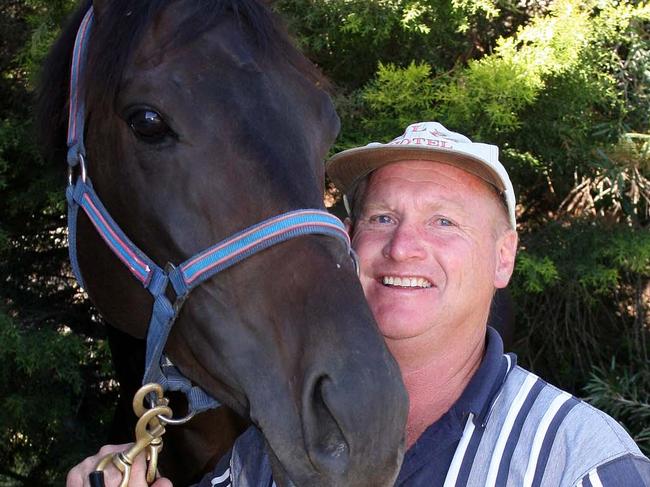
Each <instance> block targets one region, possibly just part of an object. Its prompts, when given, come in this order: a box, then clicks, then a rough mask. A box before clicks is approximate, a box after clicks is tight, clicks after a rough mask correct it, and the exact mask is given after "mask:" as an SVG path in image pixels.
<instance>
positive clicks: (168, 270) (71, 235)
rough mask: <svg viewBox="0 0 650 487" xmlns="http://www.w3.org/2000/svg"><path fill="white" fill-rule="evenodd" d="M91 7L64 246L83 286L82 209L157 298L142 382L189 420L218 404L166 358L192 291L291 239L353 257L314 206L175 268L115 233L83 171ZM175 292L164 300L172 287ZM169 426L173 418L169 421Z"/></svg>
mask: <svg viewBox="0 0 650 487" xmlns="http://www.w3.org/2000/svg"><path fill="white" fill-rule="evenodd" d="M93 18H94V15H93V8H92V7H90V9H89V10H88V12H87V13H86V15H85V16H84V18H83V20H82V22H81V25H80V26H79V30H78V32H77V37H76V40H75V45H74V51H73V56H72V67H71V74H70V113H69V119H68V142H67V145H68V157H67V160H68V166H69V169H68V170H69V184H68V188H67V191H66V197H67V200H68V242H69V251H70V261H71V263H72V269H73V272H74V274H75V277H76V278H77V281H78V282H79V284H80V285H81V286H82V287H84V283H83V278H82V275H81V271H80V268H79V262H78V260H77V215H78V212H79V208H81V209H82V210H83V211H84V213H85V214H86V215H87V216H88V218H89V219H90V221H91V222H92V224H93V225H94V227H95V229H96V230H97V232H98V233H99V235H100V236H101V237H102V239H103V240H104V242H105V243H106V245H108V247H109V248H110V249H111V251H112V252H113V253H114V254H115V255H116V256H117V258H118V259H119V260H120V261H122V263H123V264H124V265H125V266H126V267H127V268H128V269H129V271H130V272H131V274H132V275H133V276H134V277H135V278H136V279H137V280H138V281H139V282H140V283H141V284H142V286H143V287H144V288H145V289H147V291H149V293H151V295H152V296H153V298H154V304H153V310H152V314H151V321H150V322H149V328H148V331H147V350H146V356H145V357H146V358H145V373H144V378H143V384H147V383H152V382H155V383H159V384H161V385H162V387H163V389H164V390H172V391H182V392H183V393H185V395H186V396H187V400H188V405H189V411H190V415H189V416H191V415H193V414H194V413H197V412H201V411H204V410H206V409H210V408H214V407H218V406H219V402H218V401H217V400H216V399H214V398H213V397H211V396H210V395H209V394H208V393H206V392H205V391H204V390H203V389H201V388H200V387H198V386H192V384H191V382H190V381H189V379H187V378H186V377H184V376H183V375H182V374H181V373H180V371H179V370H178V369H177V368H176V367H174V366H173V364H172V363H171V362H170V361H169V360H168V359H167V358H166V357H165V355H164V354H163V349H164V348H165V343H166V342H167V337H168V336H169V332H170V330H171V327H172V325H173V324H174V322H175V321H176V318H177V317H178V313H179V312H180V309H181V307H182V305H183V302H184V301H185V300H186V299H187V297H188V295H189V293H190V292H191V291H192V289H194V288H195V287H197V286H199V285H200V284H201V283H203V282H204V281H206V280H207V279H209V278H211V277H212V276H214V275H215V274H217V273H219V272H221V271H223V270H225V269H227V268H229V267H230V266H232V265H234V264H236V263H238V262H240V261H242V260H243V259H245V258H247V257H249V256H251V255H253V254H255V253H257V252H260V251H261V250H264V249H266V248H268V247H271V246H273V245H275V244H278V243H280V242H284V241H286V240H289V239H291V238H294V237H299V236H302V235H310V234H317V235H325V236H329V237H334V238H337V239H339V240H341V241H342V242H343V244H344V245H345V246H346V248H347V249H348V251H349V252H350V255H351V256H353V260H354V261H355V265H356V260H355V258H354V254H353V251H352V250H351V248H350V238H349V236H348V234H347V232H346V231H345V227H344V226H343V224H342V223H341V221H340V220H339V219H338V218H336V217H334V216H332V215H330V214H329V213H327V212H326V211H323V210H319V209H301V210H295V211H289V212H287V213H284V214H282V215H279V216H276V217H273V218H269V219H268V220H265V221H262V222H261V223H258V224H256V225H253V226H251V227H249V228H247V229H245V230H242V231H241V232H239V233H237V234H235V235H233V236H231V237H229V238H227V239H225V240H222V241H221V242H219V243H217V244H215V245H213V246H211V247H209V248H207V249H205V250H203V251H202V252H199V253H198V254H196V255H195V256H193V257H191V258H189V259H188V260H186V261H185V262H182V263H180V264H178V265H173V264H171V263H167V265H166V266H165V267H164V268H161V267H160V266H158V265H157V264H156V263H155V262H154V261H153V260H152V259H150V258H149V257H148V256H147V255H146V254H145V253H144V252H143V251H142V250H140V249H139V248H138V247H137V246H136V245H135V244H134V243H133V242H132V241H131V240H130V239H129V238H128V237H127V236H126V235H125V234H124V232H123V231H122V230H121V229H120V227H119V226H118V225H117V223H116V222H115V221H114V220H113V218H112V217H111V216H110V214H109V213H108V211H107V210H106V208H105V207H104V205H103V204H102V202H101V200H100V199H99V196H97V194H96V193H95V191H94V189H93V186H92V183H91V181H90V178H89V177H88V176H87V173H86V160H85V155H86V150H85V147H84V138H83V136H84V123H85V116H86V113H85V102H84V96H85V92H84V87H83V86H82V82H83V79H84V69H85V64H86V48H87V44H88V38H89V33H90V29H91V27H92V23H93ZM170 284H171V287H172V289H173V291H174V293H175V295H176V297H175V298H174V299H173V300H170V299H169V298H168V297H167V294H168V293H167V289H168V287H169V285H170ZM166 422H167V423H171V422H173V421H169V420H168V421H166Z"/></svg>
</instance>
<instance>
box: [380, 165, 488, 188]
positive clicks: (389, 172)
mask: <svg viewBox="0 0 650 487" xmlns="http://www.w3.org/2000/svg"><path fill="white" fill-rule="evenodd" d="M400 182H413V183H432V184H436V185H441V186H455V187H457V188H460V189H462V188H467V189H471V190H476V189H478V188H485V189H489V190H491V188H490V184H489V183H488V182H487V181H484V180H483V179H481V178H479V177H478V176H476V175H474V174H472V173H470V172H468V171H465V170H463V169H461V168H459V167H457V166H452V165H450V164H445V163H443V162H435V161H422V160H407V161H399V162H394V163H391V164H387V165H385V166H383V167H381V168H379V169H376V170H375V171H373V172H372V173H371V174H370V177H369V184H370V185H371V186H376V185H378V184H382V185H389V184H391V183H395V184H399V183H400Z"/></svg>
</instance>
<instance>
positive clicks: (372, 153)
mask: <svg viewBox="0 0 650 487" xmlns="http://www.w3.org/2000/svg"><path fill="white" fill-rule="evenodd" d="M405 160H425V161H434V162H441V163H444V164H450V165H452V166H456V167H458V168H460V169H463V170H465V171H467V172H469V173H472V174H474V175H476V176H478V177H480V178H481V179H484V180H485V181H487V182H488V183H490V184H491V185H492V186H494V187H496V188H497V189H498V190H499V191H500V192H501V193H502V194H503V196H504V198H505V201H506V204H507V207H508V217H509V220H510V224H511V225H512V228H515V226H516V220H515V204H516V202H515V191H514V189H513V187H512V183H511V182H510V177H509V176H508V172H507V171H506V169H505V167H503V164H501V163H500V162H499V148H498V147H497V146H496V145H490V144H482V143H480V142H472V141H471V140H470V139H468V138H467V137H465V136H464V135H462V134H459V133H457V132H451V131H449V130H447V129H446V128H445V127H444V126H443V125H442V124H440V123H438V122H420V123H414V124H411V125H409V126H408V127H406V130H405V131H404V133H403V134H402V135H400V136H399V137H397V138H395V139H393V140H392V141H390V142H388V143H387V144H381V143H379V142H372V143H370V144H368V145H366V146H365V147H356V148H354V149H348V150H344V151H343V152H339V153H338V154H335V155H334V156H332V158H331V159H330V160H328V161H327V163H326V170H327V174H328V175H329V177H330V179H331V180H332V182H333V183H334V184H335V185H336V187H337V188H338V189H339V190H340V191H341V192H342V193H343V194H344V195H345V194H351V193H352V191H353V190H354V189H355V188H356V186H357V184H359V182H360V181H361V180H363V179H364V178H365V177H366V176H367V175H368V174H370V173H371V172H372V171H374V170H375V169H378V168H380V167H382V166H384V165H386V164H390V163H392V162H399V161H405Z"/></svg>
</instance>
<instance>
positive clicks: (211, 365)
mask: <svg viewBox="0 0 650 487" xmlns="http://www.w3.org/2000/svg"><path fill="white" fill-rule="evenodd" d="M91 5H92V6H93V7H94V10H95V25H94V27H93V31H92V35H91V37H90V40H89V52H88V68H87V74H86V76H85V80H84V81H85V85H86V86H87V87H88V92H87V96H86V103H87V112H86V113H87V116H86V124H87V125H86V126H87V130H86V137H85V142H86V147H87V160H88V176H89V177H90V178H91V179H92V181H93V184H94V189H95V191H96V193H97V195H99V197H100V198H101V200H102V201H103V202H104V205H105V206H106V208H107V209H108V211H109V212H110V214H111V215H112V217H113V218H114V219H115V221H116V222H117V224H118V225H119V226H120V227H121V228H122V230H123V231H124V232H125V234H126V235H128V237H129V238H130V239H131V240H132V241H133V242H134V243H135V245H137V246H138V247H139V248H140V249H142V250H143V251H144V252H145V253H146V254H147V255H148V256H149V257H150V258H151V259H152V260H153V261H154V262H156V263H157V264H158V265H160V266H164V265H165V263H166V262H172V263H179V262H183V261H185V260H186V259H188V258H189V257H190V256H192V255H194V254H196V253H197V252H199V251H201V250H203V249H205V248H207V247H209V246H211V245H213V244H214V243H215V242H218V241H220V240H222V239H224V238H226V237H228V236H229V235H231V234H233V233H236V232H238V231H240V230H242V229H243V228H246V227H248V226H250V225H252V224H255V223H257V222H259V221H261V220H264V219H266V218H269V217H271V216H274V215H277V214H280V213H283V212H287V211H290V210H294V209H298V208H322V188H323V167H322V162H321V161H322V160H323V157H324V155H325V153H326V151H327V149H328V147H329V146H330V144H331V143H332V141H333V140H334V137H335V136H336V133H337V131H338V118H337V117H336V114H335V112H334V110H333V107H332V104H331V101H330V99H329V97H328V96H327V95H326V93H325V92H324V91H322V89H321V88H320V87H319V83H320V78H319V77H318V75H317V73H316V72H315V71H314V69H313V68H312V66H311V65H310V63H309V62H308V61H307V60H306V59H305V58H304V57H302V55H301V54H300V53H299V52H298V51H296V50H295V48H294V47H293V46H292V45H291V43H290V42H289V41H288V40H287V36H286V34H285V33H284V31H283V30H282V29H281V28H279V27H278V23H277V21H276V20H275V19H274V17H273V16H272V14H271V13H270V12H269V10H268V8H267V7H266V5H265V3H264V2H262V1H258V0H229V1H228V0H175V1H172V0H138V1H131V0H94V1H92V2H91V1H86V2H84V4H83V5H81V8H80V10H79V12H78V13H77V14H76V15H75V17H74V19H73V20H72V22H71V24H70V25H69V27H68V28H67V29H66V30H65V31H64V32H63V34H62V37H61V38H60V40H59V41H58V43H57V44H56V46H55V47H54V49H53V51H52V53H51V55H50V57H49V60H48V62H47V64H46V68H45V69H44V77H43V89H42V91H41V99H42V110H41V113H42V120H43V121H44V122H43V127H42V130H43V131H45V132H46V133H47V134H48V135H49V141H48V142H47V144H46V149H47V151H48V152H49V154H50V155H51V156H52V157H54V158H56V159H58V160H60V161H62V160H63V159H64V149H65V144H64V142H65V133H64V125H65V123H66V121H67V114H66V111H65V105H66V103H67V94H68V93H67V82H68V78H69V75H68V70H69V66H70V62H71V59H70V58H71V51H72V44H73V40H74V35H75V33H76V31H77V28H78V26H79V24H80V22H81V18H82V16H83V14H84V13H85V12H86V10H88V8H89V7H90V6H91ZM77 240H78V243H77V250H78V261H79V266H80V270H81V273H82V274H83V276H84V280H85V286H86V290H87V292H88V294H89V296H90V297H91V299H92V300H93V302H94V303H95V304H96V306H97V308H98V309H99V310H100V312H101V313H102V314H103V316H104V317H105V318H106V319H107V321H109V322H110V323H111V324H113V325H114V326H115V327H116V328H117V329H119V330H121V331H123V332H126V333H128V334H129V335H132V336H134V337H137V338H142V337H144V335H145V334H146V329H147V323H148V320H149V314H150V312H151V311H150V310H151V296H150V295H149V294H148V293H147V292H146V291H145V290H144V289H143V288H142V286H140V283H139V282H137V281H136V280H135V279H133V276H132V274H131V273H130V272H129V271H128V269H127V268H126V267H125V266H123V265H122V263H121V262H120V261H119V260H118V259H117V258H116V256H115V254H113V253H112V252H111V251H110V250H109V248H108V247H107V246H106V244H105V243H104V241H103V240H102V239H101V238H100V237H99V236H98V234H97V232H96V230H95V228H94V227H93V226H92V225H91V223H90V221H89V220H88V219H87V218H86V217H85V216H84V215H83V214H80V216H79V219H78V231H77ZM166 353H167V355H168V356H169V357H170V358H171V359H172V360H173V361H174V363H175V364H176V365H177V366H178V367H179V368H180V370H181V371H182V372H183V373H184V374H185V375H186V376H188V377H189V378H191V379H192V380H193V381H194V382H195V383H196V384H199V385H200V386H201V387H203V388H204V389H205V390H207V391H208V392H209V393H210V394H211V395H213V396H214V397H216V398H218V399H219V400H220V401H221V402H222V403H224V404H226V405H227V406H228V407H230V408H231V409H232V410H233V411H235V412H236V413H237V414H238V415H240V416H241V417H243V418H246V419H247V420H250V421H251V422H252V423H254V424H255V425H256V426H257V427H258V428H259V429H260V430H261V431H262V432H263V434H264V436H265V438H266V440H267V446H268V452H269V456H270V459H271V463H272V466H273V472H274V479H275V481H276V483H277V484H278V485H290V483H294V484H296V485H305V486H321V485H322V486H325V485H328V486H329V485H345V486H360V485H372V486H382V485H391V484H392V480H393V479H394V477H395V475H396V473H397V469H398V468H399V464H400V462H401V455H402V439H403V434H404V425H405V420H406V411H407V399H406V394H405V391H404V388H403V385H402V383H401V380H400V374H399V370H398V368H397V366H396V364H395V362H394V360H393V359H392V357H391V356H390V354H389V353H388V352H387V350H386V348H385V345H384V343H383V340H382V338H381V337H380V335H379V334H378V331H377V329H376V325H375V323H374V321H373V319H372V316H371V314H370V312H369V310H368V308H367V306H366V304H365V301H364V299H363V293H362V290H361V287H360V285H359V283H358V280H357V278H356V275H355V272H354V268H353V266H352V264H351V262H350V259H349V256H348V255H347V252H346V250H345V248H344V247H343V246H342V245H341V244H340V242H337V241H335V240H334V239H331V238H328V237H324V236H314V235H312V236H303V237H299V238H295V239H292V240H289V241H287V242H284V243H282V244H280V245H277V246H274V247H271V248H269V249H266V250H264V251H262V252H261V253H258V254H256V255H254V256H252V257H249V258H248V259H246V260H244V261H243V262H241V263H239V264H237V265H235V266H233V267H231V268H229V269H227V270H225V271H223V272H222V273H220V274H218V275H216V276H215V277H213V278H211V279H209V280H207V281H205V282H204V283H203V284H202V285H200V286H199V287H197V288H196V289H194V291H193V292H192V293H191V294H190V295H189V297H188V299H187V300H186V301H185V303H184V305H183V307H182V309H181V312H180V315H179V317H178V320H177V322H176V323H175V324H174V326H173V328H172V330H171V334H170V337H169V340H168V342H167V345H166ZM168 429H170V430H173V428H172V427H169V428H168ZM189 436H190V438H191V436H192V435H191V434H190V435H189ZM201 441H205V440H201ZM169 443H170V441H169V440H168V444H169ZM171 443H172V445H168V447H167V448H168V449H169V450H172V449H173V441H171ZM170 446H171V447H172V448H169V447H170ZM193 446H194V447H196V445H193V444H192V442H191V440H190V441H189V442H188V444H186V445H185V450H184V451H185V452H189V453H187V454H188V455H190V456H189V457H188V458H187V459H186V458H180V459H178V458H177V460H180V461H181V462H182V463H185V462H186V461H187V463H188V464H190V465H191V464H192V462H194V463H196V462H197V458H198V459H199V460H198V461H199V462H200V461H207V458H204V457H205V456H206V455H205V454H202V453H196V451H194V450H193V448H192V447H193ZM199 447H200V445H199ZM201 455H203V457H201ZM163 470H164V465H163ZM185 482H187V478H185V479H183V480H182V481H181V482H180V484H181V485H182V483H185Z"/></svg>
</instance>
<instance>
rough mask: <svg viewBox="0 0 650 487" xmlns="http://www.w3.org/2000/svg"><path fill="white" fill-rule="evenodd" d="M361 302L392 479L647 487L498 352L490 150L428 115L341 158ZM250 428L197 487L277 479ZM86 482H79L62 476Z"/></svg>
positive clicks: (617, 434)
mask: <svg viewBox="0 0 650 487" xmlns="http://www.w3.org/2000/svg"><path fill="white" fill-rule="evenodd" d="M327 171H328V174H329V175H330V177H331V178H332V180H333V181H334V182H335V184H336V185H337V187H338V188H339V189H340V190H341V191H342V193H344V194H345V201H346V206H347V208H348V211H349V213H350V219H349V220H348V221H347V225H348V229H349V232H350V235H351V237H352V243H353V247H354V248H355V250H356V251H357V254H358V255H359V259H360V264H361V265H360V268H361V272H360V279H361V283H362V285H363V289H364V292H365V294H366V297H367V299H368V303H369V304H370V307H371V309H372V311H373V313H374V315H375V318H376V319H377V323H378V326H379V330H380V332H381V333H382V335H383V336H384V338H385V340H386V343H387V345H388V347H389V349H390V351H391V353H392V354H393V355H394V356H395V358H396V359H397V362H398V363H399V365H400V369H401V372H402V377H403V379H404V383H405V385H406V388H407V390H408V393H409V398H410V409H409V416H408V422H407V431H406V442H407V447H408V451H407V454H406V456H405V458H404V463H403V465H402V469H401V471H400V474H399V477H398V479H397V483H396V485H404V486H427V487H429V486H445V487H447V486H477V487H478V486H480V487H483V486H490V485H495V486H506V485H512V486H528V485H531V486H532V485H539V486H553V487H556V486H585V487H586V486H590V485H591V486H601V485H602V486H627V487H636V486H647V485H650V461H649V460H648V459H647V458H646V457H644V456H643V455H642V454H641V452H640V451H639V449H638V448H637V446H636V445H635V444H634V442H633V441H632V439H631V438H630V437H629V435H628V434H627V433H626V432H625V431H624V430H623V429H622V428H621V427H620V426H619V425H618V423H616V421H614V420H613V419H612V418H610V417H609V416H607V415H605V414H604V413H603V412H601V411H598V410H596V409H594V408H593V407H591V406H589V405H587V404H585V403H583V402H581V401H579V400H578V399H576V398H574V397H572V396H571V395H569V394H567V393H565V392H563V391H560V390H558V389H556V388H555V387H553V386H551V385H549V384H547V383H545V382H544V381H542V380H541V379H539V378H538V377H536V376H535V375H533V374H531V373H529V372H527V371H525V370H523V369H522V368H520V367H517V366H516V365H515V360H516V358H515V357H514V355H510V354H509V355H504V354H503V345H502V342H501V339H500V338H499V335H498V334H497V333H496V332H495V331H494V330H492V329H490V328H487V325H486V323H487V319H488V314H489V310H490V303H491V300H492V296H493V295H494V292H495V290H496V289H498V288H503V287H505V286H506V285H507V284H508V281H509V279H510V276H511V274H512V271H513V268H514V262H515V254H516V247H517V233H516V230H515V223H516V222H515V196H514V191H513V188H512V184H511V182H510V179H509V177H508V174H507V172H506V170H505V168H504V167H503V166H502V165H501V163H500V162H499V160H498V149H497V148H496V147H495V146H492V145H487V144H478V143H472V142H471V141H470V140H469V139H468V138H466V137H465V136H463V135H460V134H458V133H454V132H450V131H448V130H447V129H445V127H443V126H442V125H440V124H439V123H435V122H427V123H418V124H413V125H410V126H409V127H408V128H407V129H406V131H405V132H404V134H403V135H401V136H400V137H397V138H396V139H394V140H393V141H391V142H389V143H388V144H377V143H374V144H370V145H368V146H366V147H362V148H356V149H350V150H348V151H344V152H342V153H340V154H337V155H335V156H334V157H333V158H332V159H331V160H330V161H328V164H327ZM271 483H272V479H271V472H270V467H269V463H268V459H267V458H266V454H265V453H264V443H263V439H262V437H261V434H260V433H259V431H258V430H256V429H255V428H251V429H249V430H248V431H247V432H246V433H244V435H242V436H241V437H240V438H239V439H238V440H237V442H236V444H235V446H234V447H233V450H232V451H231V454H230V455H228V456H227V458H224V459H223V460H222V461H221V462H220V465H219V466H218V467H217V469H216V470H215V472H214V473H213V474H212V475H210V476H208V477H206V478H205V479H204V480H203V482H201V483H200V484H199V485H201V486H203V485H206V486H218V487H222V486H223V487H225V486H226V485H233V486H235V487H236V486H237V485H251V486H258V485H259V486H262V485H264V486H268V485H271ZM69 485H70V486H72V485H80V484H69Z"/></svg>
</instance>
